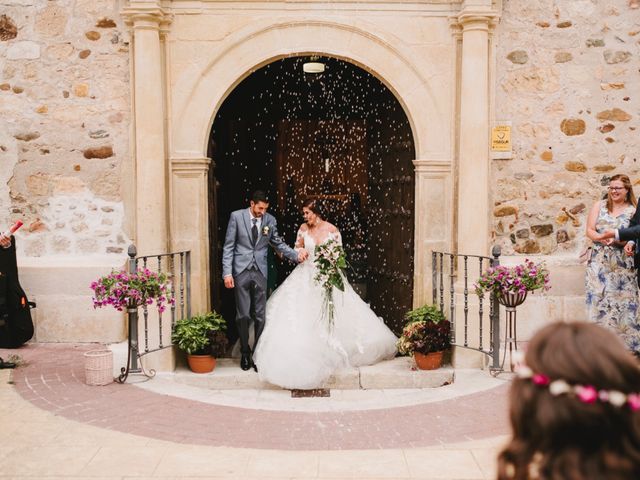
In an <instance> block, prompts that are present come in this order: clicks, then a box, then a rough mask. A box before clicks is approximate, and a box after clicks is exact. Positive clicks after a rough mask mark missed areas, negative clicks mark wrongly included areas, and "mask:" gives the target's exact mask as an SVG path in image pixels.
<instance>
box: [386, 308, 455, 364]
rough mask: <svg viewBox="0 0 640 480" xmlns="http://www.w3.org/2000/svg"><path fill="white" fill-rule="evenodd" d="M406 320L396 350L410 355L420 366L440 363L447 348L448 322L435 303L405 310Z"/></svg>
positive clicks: (448, 344)
mask: <svg viewBox="0 0 640 480" xmlns="http://www.w3.org/2000/svg"><path fill="white" fill-rule="evenodd" d="M405 319H406V320H407V323H406V325H405V327H404V329H403V330H402V335H401V336H400V338H399V339H398V342H397V347H398V351H399V352H400V353H402V354H404V355H413V358H414V359H415V362H416V365H417V366H418V368H419V369H421V370H433V369H436V368H440V366H441V365H442V355H443V353H444V351H445V350H447V349H449V348H450V346H451V343H450V334H451V323H450V322H449V320H447V319H446V318H445V317H444V314H443V313H442V312H441V311H440V310H439V309H438V307H436V306H435V305H423V306H422V307H419V308H416V309H414V310H411V311H409V312H407V313H406V314H405Z"/></svg>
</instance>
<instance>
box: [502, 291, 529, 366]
mask: <svg viewBox="0 0 640 480" xmlns="http://www.w3.org/2000/svg"><path fill="white" fill-rule="evenodd" d="M497 298H498V302H499V303H500V305H504V306H505V308H506V310H507V318H506V320H505V322H504V353H503V354H502V362H501V364H500V370H501V371H504V362H505V360H506V359H507V346H508V347H509V362H510V367H511V370H513V350H516V351H518V334H517V326H518V324H517V321H516V307H518V306H519V305H522V303H523V302H524V301H525V300H526V299H527V292H524V293H519V292H500V293H499V294H498V295H497Z"/></svg>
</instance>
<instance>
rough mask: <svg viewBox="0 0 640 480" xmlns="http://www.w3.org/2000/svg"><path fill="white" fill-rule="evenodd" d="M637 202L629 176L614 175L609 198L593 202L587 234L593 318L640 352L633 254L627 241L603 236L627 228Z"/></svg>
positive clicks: (589, 302) (589, 301) (589, 305)
mask: <svg viewBox="0 0 640 480" xmlns="http://www.w3.org/2000/svg"><path fill="white" fill-rule="evenodd" d="M636 204H637V201H636V197H635V195H634V194H633V189H632V187H631V182H630V180H629V177H628V176H626V175H614V176H613V177H611V180H610V182H609V192H608V194H607V198H606V199H605V200H600V201H598V202H596V203H595V204H594V205H593V207H592V208H591V212H590V213H589V218H588V220H587V237H589V238H590V239H591V240H593V242H594V243H593V249H592V251H591V257H590V259H589V261H588V264H587V272H586V282H585V283H586V294H587V296H586V301H587V309H588V312H589V319H590V320H591V321H593V322H596V323H598V324H600V325H603V326H605V327H607V328H610V329H612V330H613V331H615V332H616V333H618V334H619V335H620V336H621V337H622V339H623V340H624V341H625V343H626V344H627V346H628V347H629V349H630V350H631V351H633V352H634V353H636V354H640V325H638V283H637V281H636V272H635V269H634V265H633V256H628V255H627V254H626V253H625V252H624V250H623V248H624V245H625V243H626V242H613V243H611V244H610V245H606V244H605V243H606V242H605V241H604V240H602V236H601V233H603V232H604V231H605V230H613V229H619V228H625V227H627V226H628V225H629V221H630V219H631V217H632V216H633V213H634V211H635V207H636Z"/></svg>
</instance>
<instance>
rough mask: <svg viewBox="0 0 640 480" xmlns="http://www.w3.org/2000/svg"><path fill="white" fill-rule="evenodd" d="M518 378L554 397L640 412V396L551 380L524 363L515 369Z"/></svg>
mask: <svg viewBox="0 0 640 480" xmlns="http://www.w3.org/2000/svg"><path fill="white" fill-rule="evenodd" d="M515 372H516V375H517V376H518V378H521V379H524V380H531V382H533V384H534V385H537V386H538V387H544V388H549V393H550V394H551V395H553V396H554V397H557V396H559V395H564V394H567V395H572V396H574V397H575V398H577V399H578V400H579V401H580V402H582V403H588V404H590V403H596V402H597V401H600V402H603V403H609V404H611V405H613V406H614V407H624V406H625V405H629V408H630V409H631V410H632V411H633V412H637V411H638V410H640V394H638V393H622V392H620V391H618V390H598V389H597V388H596V387H594V386H593V385H579V384H573V385H572V384H570V383H568V382H567V381H566V380H562V379H557V380H551V379H550V378H549V377H548V376H547V375H544V374H542V373H535V372H534V371H533V370H531V368H529V367H528V366H527V365H525V364H524V363H518V364H517V365H516V367H515Z"/></svg>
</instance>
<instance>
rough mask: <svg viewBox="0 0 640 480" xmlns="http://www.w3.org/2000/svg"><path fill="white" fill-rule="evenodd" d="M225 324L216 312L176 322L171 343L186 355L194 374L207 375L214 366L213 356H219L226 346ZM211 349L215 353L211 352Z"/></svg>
mask: <svg viewBox="0 0 640 480" xmlns="http://www.w3.org/2000/svg"><path fill="white" fill-rule="evenodd" d="M226 328H227V324H226V322H225V320H224V318H223V317H222V315H220V314H219V313H217V312H207V313H205V314H202V315H194V316H192V317H188V318H183V319H181V320H178V321H177V322H176V324H175V325H174V327H173V333H172V335H171V340H172V342H173V343H174V344H175V345H177V347H178V348H179V349H180V350H182V351H183V352H185V353H186V354H187V362H188V363H189V368H191V371H192V372H195V373H209V372H211V371H213V369H214V368H215V366H216V359H215V357H214V356H212V353H213V354H216V355H221V353H223V348H224V347H225V346H226V336H225V334H224V330H226ZM212 347H213V348H214V350H215V351H212Z"/></svg>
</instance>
